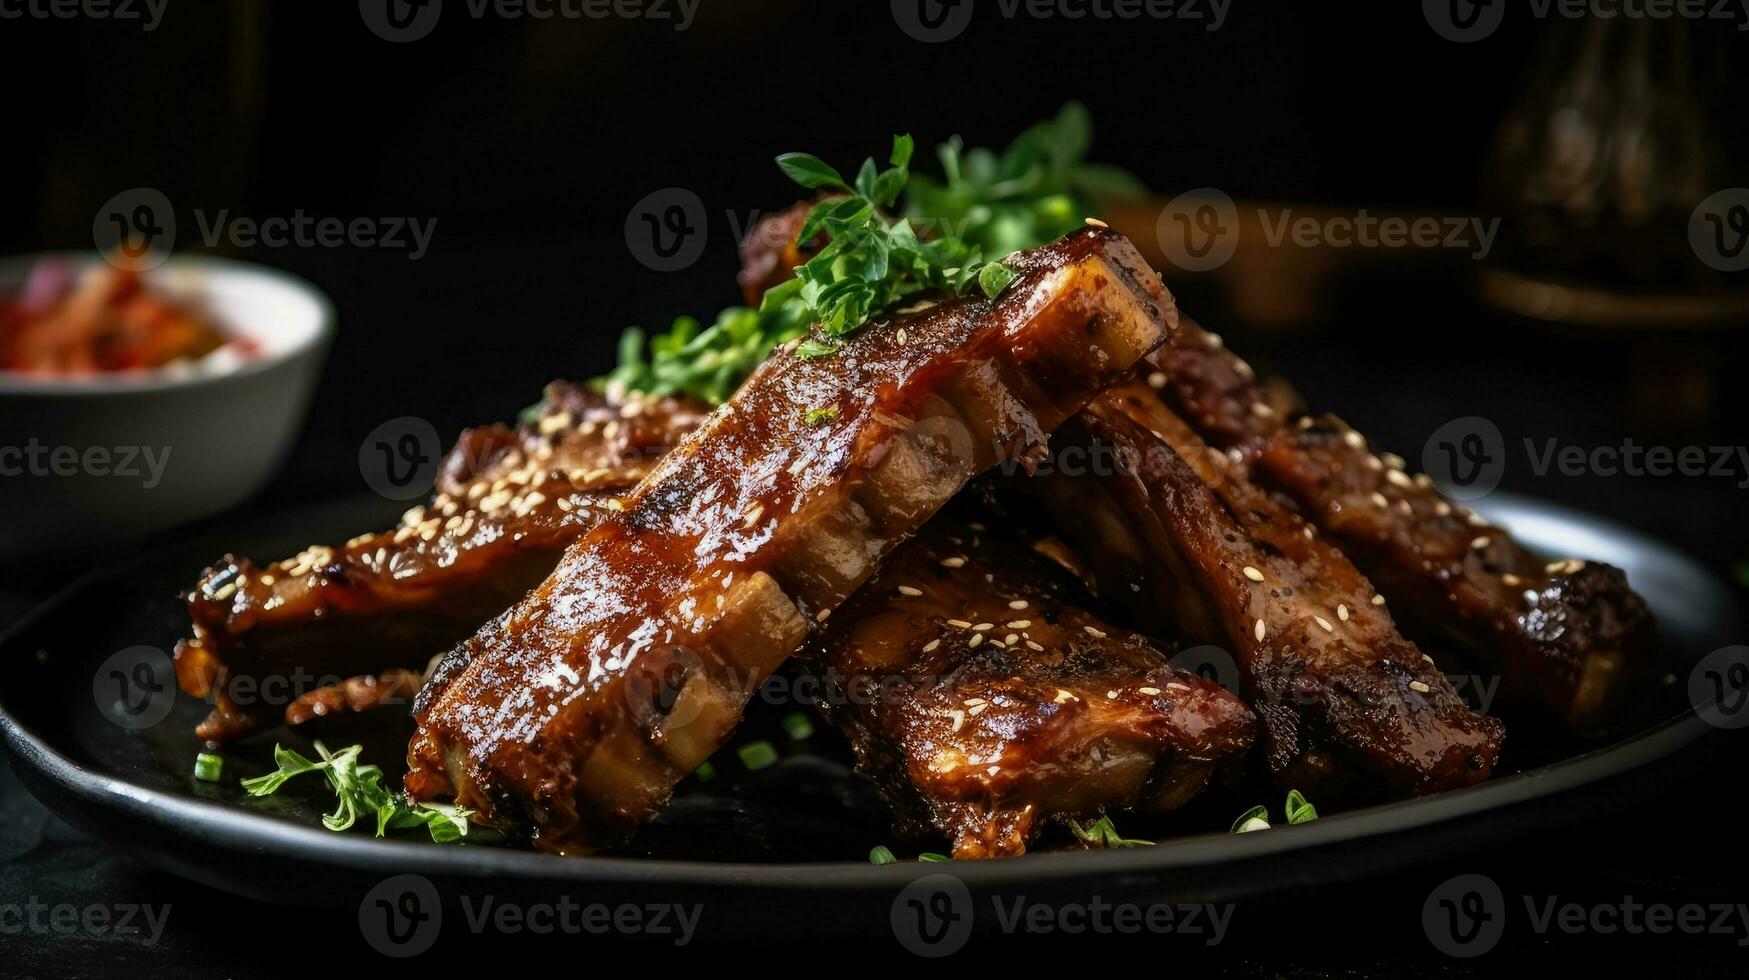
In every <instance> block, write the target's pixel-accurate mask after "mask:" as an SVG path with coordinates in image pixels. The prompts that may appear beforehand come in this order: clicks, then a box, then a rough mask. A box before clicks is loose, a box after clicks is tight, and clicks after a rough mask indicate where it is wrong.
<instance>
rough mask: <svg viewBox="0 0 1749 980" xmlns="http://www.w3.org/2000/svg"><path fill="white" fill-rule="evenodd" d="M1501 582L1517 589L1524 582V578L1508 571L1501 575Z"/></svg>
mask: <svg viewBox="0 0 1749 980" xmlns="http://www.w3.org/2000/svg"><path fill="white" fill-rule="evenodd" d="M1500 584H1501V585H1504V586H1506V587H1507V588H1509V589H1516V588H1518V587H1519V586H1520V585H1523V584H1524V579H1521V578H1519V577H1518V576H1516V575H1514V574H1512V573H1511V572H1507V573H1506V574H1504V575H1502V576H1500Z"/></svg>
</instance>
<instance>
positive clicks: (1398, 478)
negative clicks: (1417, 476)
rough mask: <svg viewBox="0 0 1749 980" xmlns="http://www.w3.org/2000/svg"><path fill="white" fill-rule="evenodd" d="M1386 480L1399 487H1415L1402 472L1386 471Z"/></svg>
mask: <svg viewBox="0 0 1749 980" xmlns="http://www.w3.org/2000/svg"><path fill="white" fill-rule="evenodd" d="M1385 479H1387V480H1389V481H1391V483H1392V484H1393V485H1395V486H1399V487H1412V486H1414V485H1415V484H1414V482H1413V481H1411V480H1410V479H1409V478H1408V477H1407V476H1405V475H1404V473H1403V471H1402V470H1386V471H1385Z"/></svg>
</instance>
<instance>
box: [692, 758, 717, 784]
mask: <svg viewBox="0 0 1749 980" xmlns="http://www.w3.org/2000/svg"><path fill="white" fill-rule="evenodd" d="M692 774H693V775H694V776H697V777H698V781H699V782H701V783H708V782H710V781H711V780H713V779H715V778H717V767H716V766H713V765H711V761H710V760H709V759H706V760H704V761H703V762H701V763H699V764H698V768H697V769H694V770H693V771H692Z"/></svg>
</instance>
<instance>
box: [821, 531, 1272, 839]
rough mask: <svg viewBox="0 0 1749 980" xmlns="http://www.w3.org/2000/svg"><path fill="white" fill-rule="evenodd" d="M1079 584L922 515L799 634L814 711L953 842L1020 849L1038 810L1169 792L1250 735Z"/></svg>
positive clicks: (1043, 815)
mask: <svg viewBox="0 0 1749 980" xmlns="http://www.w3.org/2000/svg"><path fill="white" fill-rule="evenodd" d="M1078 593H1079V588H1078V586H1077V584H1076V583H1074V581H1073V579H1071V578H1069V577H1068V576H1067V575H1065V574H1064V573H1063V572H1062V571H1061V570H1060V569H1059V568H1057V567H1056V566H1055V565H1054V564H1053V563H1052V562H1051V561H1050V560H1048V559H1046V558H1044V557H1042V556H1040V555H1039V554H1037V553H1036V552H1033V551H1029V550H1027V549H1025V548H1023V547H1020V546H1018V545H1015V544H1007V543H998V542H994V541H991V540H989V538H988V535H987V533H986V532H984V531H983V530H981V529H980V528H979V527H977V526H975V525H974V526H971V527H965V526H960V525H957V524H954V523H952V522H949V521H947V520H945V519H943V518H937V519H936V520H935V521H933V522H931V524H930V526H929V527H928V528H926V529H925V530H924V532H923V533H922V534H921V535H920V536H919V537H918V538H917V539H916V540H914V541H911V542H909V543H908V544H906V545H905V546H903V547H902V548H900V549H899V550H898V551H897V552H896V553H895V554H894V555H893V556H892V557H891V558H890V559H888V560H887V561H886V562H885V563H884V564H883V565H882V566H881V569H880V571H879V572H877V573H876V574H875V576H874V578H872V579H870V580H869V582H868V584H867V585H866V586H864V587H863V588H862V590H861V591H860V592H858V593H857V595H856V596H855V597H854V598H853V599H852V600H851V601H850V602H849V603H848V604H847V605H846V606H845V608H843V609H841V610H840V611H839V612H838V613H837V614H836V615H834V616H833V618H832V619H831V621H830V628H829V629H828V630H827V631H826V632H825V633H824V635H822V636H818V637H816V638H815V639H814V640H813V641H812V642H810V644H809V645H808V647H807V651H806V653H805V654H804V662H805V663H806V664H807V666H808V668H809V669H810V670H812V671H813V672H815V673H816V674H817V675H818V676H820V677H821V678H823V679H824V681H825V691H826V696H825V697H824V698H823V699H822V704H821V710H822V712H823V713H824V714H825V715H826V716H827V718H828V720H830V721H832V722H833V723H834V724H836V725H837V726H838V727H839V728H840V729H842V730H843V731H844V732H845V734H846V735H847V736H848V737H849V738H850V742H851V744H852V746H854V747H855V749H856V754H857V759H858V762H859V763H860V764H861V767H862V768H863V769H864V770H865V771H867V772H869V773H871V774H873V775H874V776H875V778H876V779H877V780H878V781H879V782H880V783H881V785H882V788H883V789H884V790H885V791H886V793H887V796H888V797H889V799H891V800H893V801H894V802H895V804H897V806H898V808H899V810H900V813H901V815H902V816H905V817H907V818H908V819H909V820H910V822H911V827H912V828H913V829H918V828H920V827H922V826H927V827H932V828H934V829H935V830H938V831H940V832H942V833H944V834H946V835H948V836H949V837H950V838H952V840H953V842H954V849H953V853H954V857H956V858H981V857H999V856H1003V855H1011V854H1020V853H1023V852H1024V851H1025V850H1026V847H1027V845H1028V843H1029V842H1030V841H1031V840H1032V838H1033V837H1034V836H1036V834H1037V832H1038V831H1039V830H1040V829H1042V827H1043V826H1044V825H1045V823H1046V822H1047V821H1049V820H1052V819H1054V818H1062V817H1070V818H1076V817H1081V816H1085V815H1089V814H1093V813H1096V812H1098V811H1101V810H1104V809H1106V808H1108V807H1112V808H1115V807H1130V806H1138V805H1139V806H1142V807H1145V808H1150V809H1167V808H1170V807H1173V806H1176V805H1178V804H1180V803H1182V802H1184V801H1185V800H1187V799H1189V798H1190V797H1191V796H1194V795H1195V794H1196V793H1197V792H1199V791H1200V790H1201V789H1202V788H1203V787H1204V786H1205V785H1206V784H1207V783H1208V781H1209V777H1210V776H1211V775H1212V774H1213V773H1214V771H1215V770H1216V768H1217V767H1219V766H1221V765H1222V764H1223V763H1228V762H1233V761H1236V760H1238V759H1239V758H1242V757H1243V754H1244V752H1245V750H1246V749H1247V748H1248V747H1249V746H1250V744H1251V738H1252V731H1253V729H1254V728H1255V724H1256V721H1255V718H1254V717H1253V716H1252V714H1251V711H1250V710H1249V709H1248V708H1246V707H1245V705H1244V704H1243V702H1241V701H1240V700H1239V699H1238V698H1236V697H1234V696H1233V695H1231V694H1229V693H1227V691H1225V690H1224V689H1222V688H1221V687H1220V686H1219V685H1216V684H1213V683H1211V682H1209V681H1206V680H1203V679H1202V678H1200V677H1197V676H1196V675H1194V674H1191V673H1188V672H1186V671H1182V670H1177V669H1174V668H1172V667H1170V666H1168V664H1167V660H1166V657H1165V656H1164V654H1163V653H1162V651H1161V650H1160V649H1159V648H1158V647H1156V646H1155V645H1154V643H1153V642H1152V641H1150V640H1148V639H1147V638H1145V637H1143V636H1142V635H1141V634H1139V633H1134V632H1131V631H1129V630H1126V629H1123V628H1121V627H1118V626H1113V625H1111V624H1110V623H1107V622H1104V621H1103V620H1100V619H1099V618H1097V617H1095V616H1093V615H1091V614H1090V613H1087V612H1086V611H1084V610H1083V609H1081V608H1078V606H1077V605H1076V604H1075V602H1076V599H1077V597H1078Z"/></svg>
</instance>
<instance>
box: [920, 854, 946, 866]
mask: <svg viewBox="0 0 1749 980" xmlns="http://www.w3.org/2000/svg"><path fill="white" fill-rule="evenodd" d="M917 860H919V861H921V862H923V863H924V864H946V863H947V862H949V861H952V860H953V858H950V857H948V856H947V855H946V854H937V853H935V852H934V851H924V852H923V853H922V854H919V855H917Z"/></svg>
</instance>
